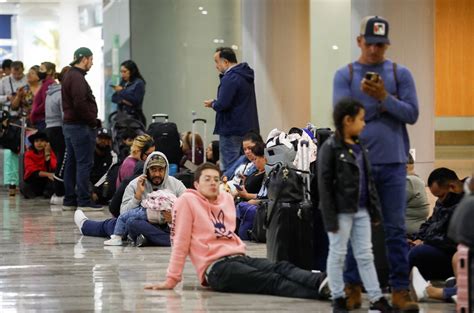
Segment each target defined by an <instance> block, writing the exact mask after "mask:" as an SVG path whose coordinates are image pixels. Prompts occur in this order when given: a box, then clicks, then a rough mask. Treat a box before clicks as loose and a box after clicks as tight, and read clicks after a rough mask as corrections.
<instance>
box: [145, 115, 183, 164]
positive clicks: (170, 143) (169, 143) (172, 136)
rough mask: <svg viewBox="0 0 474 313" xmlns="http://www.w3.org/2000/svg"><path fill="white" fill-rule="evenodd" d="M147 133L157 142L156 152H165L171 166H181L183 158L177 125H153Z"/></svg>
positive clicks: (169, 123) (168, 123)
mask: <svg viewBox="0 0 474 313" xmlns="http://www.w3.org/2000/svg"><path fill="white" fill-rule="evenodd" d="M147 133H148V134H149V135H150V136H152V137H153V140H154V141H155V148H156V151H160V152H163V154H164V155H166V158H167V159H168V162H169V163H170V164H176V165H179V163H180V161H181V158H182V157H183V151H182V150H181V144H180V136H179V132H178V127H177V126H176V124H175V123H172V122H165V123H159V122H156V123H151V124H150V126H148V130H147Z"/></svg>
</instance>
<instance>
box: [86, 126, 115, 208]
mask: <svg viewBox="0 0 474 313" xmlns="http://www.w3.org/2000/svg"><path fill="white" fill-rule="evenodd" d="M117 162H118V157H117V154H116V153H115V151H113V150H112V135H111V134H110V131H109V130H108V129H107V128H100V129H99V130H98V132H97V137H96V139H95V149H94V166H93V167H92V170H91V175H90V181H91V183H92V185H93V188H92V200H94V202H95V203H99V204H107V203H108V202H109V200H110V199H111V198H112V196H113V194H114V193H113V192H114V191H115V186H109V182H108V181H107V175H108V173H109V170H110V169H111V168H112V166H114V165H115V164H117Z"/></svg>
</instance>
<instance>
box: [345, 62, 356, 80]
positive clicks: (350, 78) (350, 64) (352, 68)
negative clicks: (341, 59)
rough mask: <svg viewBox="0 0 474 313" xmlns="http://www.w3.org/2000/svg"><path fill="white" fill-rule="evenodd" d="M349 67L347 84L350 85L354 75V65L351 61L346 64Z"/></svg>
mask: <svg viewBox="0 0 474 313" xmlns="http://www.w3.org/2000/svg"><path fill="white" fill-rule="evenodd" d="M347 67H348V68H349V85H352V78H353V77H354V65H353V64H352V63H349V64H347Z"/></svg>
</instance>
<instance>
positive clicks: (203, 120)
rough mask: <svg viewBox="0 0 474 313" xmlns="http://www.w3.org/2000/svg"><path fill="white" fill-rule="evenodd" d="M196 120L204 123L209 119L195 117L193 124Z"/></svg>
mask: <svg viewBox="0 0 474 313" xmlns="http://www.w3.org/2000/svg"><path fill="white" fill-rule="evenodd" d="M196 122H203V123H204V124H206V123H207V120H206V119H205V118H195V119H193V124H194V123H196Z"/></svg>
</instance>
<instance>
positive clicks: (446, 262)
mask: <svg viewBox="0 0 474 313" xmlns="http://www.w3.org/2000/svg"><path fill="white" fill-rule="evenodd" d="M453 254H454V251H453V252H452V253H449V252H446V251H443V250H440V249H438V248H436V247H433V246H431V245H429V244H421V245H418V246H415V247H412V248H411V249H410V252H409V253H408V261H409V263H410V268H412V267H413V266H416V267H417V268H418V269H419V270H420V274H421V275H422V276H423V277H424V278H425V279H429V280H437V279H439V280H444V279H446V278H448V277H451V276H454V273H453V266H452V264H451V259H452V258H453Z"/></svg>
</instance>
